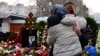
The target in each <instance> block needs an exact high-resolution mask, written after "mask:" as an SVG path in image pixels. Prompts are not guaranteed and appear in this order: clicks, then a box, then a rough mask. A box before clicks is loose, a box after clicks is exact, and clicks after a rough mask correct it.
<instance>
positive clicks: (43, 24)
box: [37, 21, 47, 44]
mask: <svg viewBox="0 0 100 56" xmlns="http://www.w3.org/2000/svg"><path fill="white" fill-rule="evenodd" d="M46 24H47V23H46V22H44V21H40V22H39V23H37V25H38V32H37V36H38V38H37V40H38V42H37V43H38V44H40V43H41V39H42V38H41V37H42V32H43V30H44V28H45V25H46Z"/></svg>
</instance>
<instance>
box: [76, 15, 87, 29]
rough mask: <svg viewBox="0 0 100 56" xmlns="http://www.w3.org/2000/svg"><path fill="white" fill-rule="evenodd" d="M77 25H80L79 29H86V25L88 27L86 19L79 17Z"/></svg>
mask: <svg viewBox="0 0 100 56" xmlns="http://www.w3.org/2000/svg"><path fill="white" fill-rule="evenodd" d="M76 24H77V25H78V27H79V28H80V29H84V28H85V27H86V25H87V21H86V19H85V18H83V17H78V16H77V17H76Z"/></svg>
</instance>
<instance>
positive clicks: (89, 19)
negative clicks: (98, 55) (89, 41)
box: [86, 17, 98, 37]
mask: <svg viewBox="0 0 100 56" xmlns="http://www.w3.org/2000/svg"><path fill="white" fill-rule="evenodd" d="M86 20H87V25H90V27H91V29H92V30H93V36H94V37H97V31H98V25H97V23H96V21H95V20H94V18H92V17H86Z"/></svg>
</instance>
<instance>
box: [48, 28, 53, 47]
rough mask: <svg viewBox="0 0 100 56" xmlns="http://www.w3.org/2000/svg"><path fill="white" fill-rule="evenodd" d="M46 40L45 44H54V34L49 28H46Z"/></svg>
mask: <svg viewBox="0 0 100 56" xmlns="http://www.w3.org/2000/svg"><path fill="white" fill-rule="evenodd" d="M46 42H47V44H49V45H51V46H52V45H54V43H55V38H54V35H53V33H52V31H50V30H48V35H47V39H46Z"/></svg>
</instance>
